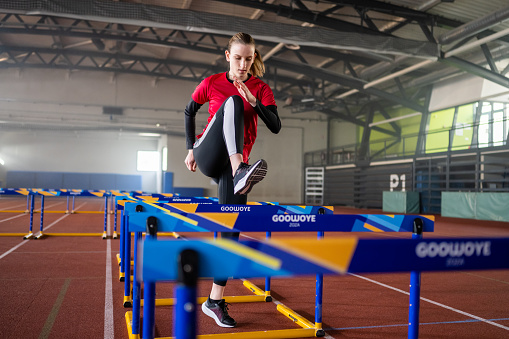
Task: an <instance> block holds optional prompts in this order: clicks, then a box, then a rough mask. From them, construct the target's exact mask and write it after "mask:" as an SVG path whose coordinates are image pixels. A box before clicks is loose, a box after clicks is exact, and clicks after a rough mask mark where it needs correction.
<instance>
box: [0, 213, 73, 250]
mask: <svg viewBox="0 0 509 339" xmlns="http://www.w3.org/2000/svg"><path fill="white" fill-rule="evenodd" d="M69 215H70V214H65V215H63V216H62V217H60V218H58V219H57V220H56V221H54V222H53V223H51V224H50V225H49V226H48V227H46V228H45V230H47V229H48V228H50V227H51V226H53V225H55V224H56V223H57V222H59V221H61V220H62V219H64V218H65V217H68V216H69ZM27 242H28V240H23V241H22V242H20V243H19V244H17V245H16V246H14V247H13V248H11V249H10V250H8V251H7V252H5V253H4V254H2V255H0V259H2V258H3V257H5V256H6V255H8V254H9V253H12V252H13V251H14V250H16V249H17V248H19V247H20V246H23V245H24V244H26V243H27Z"/></svg>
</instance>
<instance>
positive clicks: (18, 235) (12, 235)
mask: <svg viewBox="0 0 509 339" xmlns="http://www.w3.org/2000/svg"><path fill="white" fill-rule="evenodd" d="M24 236H25V233H0V237H24Z"/></svg>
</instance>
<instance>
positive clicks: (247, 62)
mask: <svg viewBox="0 0 509 339" xmlns="http://www.w3.org/2000/svg"><path fill="white" fill-rule="evenodd" d="M225 54H226V61H228V62H229V63H230V73H229V77H230V79H232V80H233V77H236V78H237V79H238V80H240V81H244V80H246V79H247V76H248V71H249V70H250V69H251V65H252V64H253V62H254V58H255V47H254V46H253V45H244V44H241V43H234V44H232V45H231V47H230V51H226V52H225Z"/></svg>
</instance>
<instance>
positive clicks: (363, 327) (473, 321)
mask: <svg viewBox="0 0 509 339" xmlns="http://www.w3.org/2000/svg"><path fill="white" fill-rule="evenodd" d="M505 320H509V318H499V319H489V321H505ZM477 322H481V321H480V320H476V319H465V320H454V321H436V322H431V323H420V324H419V325H443V324H466V323H477ZM407 326H408V324H393V325H372V326H353V327H328V328H326V329H324V330H327V331H344V330H362V329H368V328H387V327H407Z"/></svg>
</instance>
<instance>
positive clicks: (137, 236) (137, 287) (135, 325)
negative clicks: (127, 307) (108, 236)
mask: <svg viewBox="0 0 509 339" xmlns="http://www.w3.org/2000/svg"><path fill="white" fill-rule="evenodd" d="M140 240H141V232H135V233H134V265H133V276H134V279H133V319H132V325H131V329H132V334H133V336H139V334H140V308H141V306H140V305H141V295H140V293H141V284H140V282H139V281H138V279H136V277H137V276H138V265H136V258H138V243H139V241H140Z"/></svg>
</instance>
